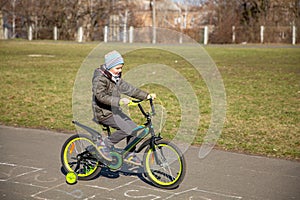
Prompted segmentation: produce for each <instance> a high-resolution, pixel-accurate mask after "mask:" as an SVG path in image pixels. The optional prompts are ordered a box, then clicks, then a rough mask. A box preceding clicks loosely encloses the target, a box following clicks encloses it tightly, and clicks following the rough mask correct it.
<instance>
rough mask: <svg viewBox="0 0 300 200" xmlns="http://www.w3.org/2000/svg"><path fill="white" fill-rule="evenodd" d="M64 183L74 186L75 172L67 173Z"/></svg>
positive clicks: (75, 180)
mask: <svg viewBox="0 0 300 200" xmlns="http://www.w3.org/2000/svg"><path fill="white" fill-rule="evenodd" d="M66 182H67V183H68V184H71V185H72V184H75V183H76V182H77V174H76V173H75V172H68V173H67V175H66Z"/></svg>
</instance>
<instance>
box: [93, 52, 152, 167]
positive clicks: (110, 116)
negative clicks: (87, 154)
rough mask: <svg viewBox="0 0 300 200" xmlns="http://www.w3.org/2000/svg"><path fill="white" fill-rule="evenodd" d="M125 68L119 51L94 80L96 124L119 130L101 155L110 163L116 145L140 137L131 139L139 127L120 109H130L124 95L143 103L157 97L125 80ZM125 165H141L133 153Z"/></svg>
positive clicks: (109, 57)
mask: <svg viewBox="0 0 300 200" xmlns="http://www.w3.org/2000/svg"><path fill="white" fill-rule="evenodd" d="M123 65H124V60H123V57H122V56H121V54H120V53H119V52H117V51H111V52H109V53H108V54H106V55H105V64H104V65H101V66H100V68H97V69H95V71H94V76H93V80H92V83H93V104H92V105H93V111H94V120H95V121H96V122H98V123H99V124H103V125H107V126H110V127H112V128H114V129H116V131H115V132H114V133H113V134H111V136H109V137H106V138H105V139H104V142H103V143H102V144H101V145H103V146H104V147H103V148H101V149H100V153H101V154H102V156H103V157H104V158H105V159H107V160H109V161H111V160H112V158H111V156H110V149H111V148H112V147H113V145H114V144H117V143H118V142H120V141H121V140H123V139H124V138H127V142H131V141H132V140H134V138H135V137H136V135H131V131H132V129H134V128H135V127H136V126H137V125H136V124H135V123H134V122H133V121H132V120H131V119H130V117H128V116H127V115H126V114H124V113H123V112H122V110H121V109H120V105H124V104H125V105H127V104H128V103H129V102H130V100H129V99H127V98H122V99H121V98H120V96H121V94H125V95H127V96H130V97H133V98H136V99H140V100H144V99H149V98H153V99H154V98H155V97H156V95H155V94H148V93H147V92H145V91H143V90H140V89H138V88H136V87H134V86H132V85H130V84H129V83H127V82H125V81H124V80H123V79H121V73H122V68H123ZM132 151H134V149H133V150H132ZM125 161H126V162H129V163H132V164H135V165H140V164H141V161H140V160H139V158H138V157H137V156H136V155H135V154H134V153H133V152H132V153H130V154H128V156H127V157H126V158H125Z"/></svg>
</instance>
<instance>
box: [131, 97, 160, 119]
mask: <svg viewBox="0 0 300 200" xmlns="http://www.w3.org/2000/svg"><path fill="white" fill-rule="evenodd" d="M147 100H149V102H150V107H151V115H152V116H154V115H155V114H156V113H155V108H154V105H153V99H152V98H150V99H147ZM142 101H143V100H137V99H132V100H131V102H130V103H129V104H128V106H136V105H138V106H139V108H140V110H141V112H142V113H143V114H144V115H145V116H147V113H146V112H145V111H144V109H143V107H142V106H141V104H140V103H141V102H142Z"/></svg>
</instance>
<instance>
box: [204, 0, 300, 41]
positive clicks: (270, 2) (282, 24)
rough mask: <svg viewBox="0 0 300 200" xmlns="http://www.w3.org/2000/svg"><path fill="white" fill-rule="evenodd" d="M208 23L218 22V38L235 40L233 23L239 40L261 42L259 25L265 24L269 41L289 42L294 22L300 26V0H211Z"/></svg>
mask: <svg viewBox="0 0 300 200" xmlns="http://www.w3.org/2000/svg"><path fill="white" fill-rule="evenodd" d="M206 6H207V7H208V8H209V10H210V13H209V15H210V17H209V18H208V19H210V20H211V21H210V22H209V23H211V24H215V25H217V26H216V30H215V31H214V34H213V37H214V38H213V39H214V40H215V42H230V41H232V40H231V39H232V38H231V35H232V27H233V26H235V27H236V29H237V30H236V32H237V33H238V36H237V38H238V39H239V41H248V42H259V37H260V36H259V35H260V26H265V27H266V36H267V38H268V41H269V42H290V41H291V35H292V26H296V27H298V34H297V39H298V41H299V39H300V35H299V31H300V30H299V27H300V0H211V1H207V2H206Z"/></svg>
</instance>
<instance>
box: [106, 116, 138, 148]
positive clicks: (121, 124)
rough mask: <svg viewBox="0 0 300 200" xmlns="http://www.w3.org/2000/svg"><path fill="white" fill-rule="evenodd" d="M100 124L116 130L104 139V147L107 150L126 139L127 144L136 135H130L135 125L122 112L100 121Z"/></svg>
mask: <svg viewBox="0 0 300 200" xmlns="http://www.w3.org/2000/svg"><path fill="white" fill-rule="evenodd" d="M101 124H103V125H107V126H110V127H112V128H114V129H116V131H115V132H114V133H112V134H111V135H110V136H108V137H106V138H105V139H104V143H105V145H106V146H107V147H109V148H111V147H112V146H113V145H114V144H117V143H118V142H120V141H121V140H123V139H124V138H127V144H128V143H130V142H131V141H132V140H134V138H135V137H136V133H135V135H130V134H131V131H132V130H133V129H134V128H136V127H137V125H136V124H135V123H134V122H133V121H132V120H131V119H130V117H128V116H127V115H126V114H124V113H123V112H118V113H117V114H114V115H113V116H111V117H109V118H107V119H105V120H103V121H101ZM133 150H134V149H133Z"/></svg>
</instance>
